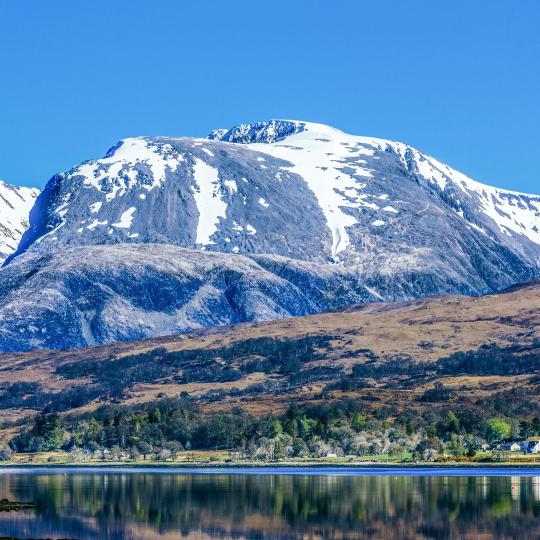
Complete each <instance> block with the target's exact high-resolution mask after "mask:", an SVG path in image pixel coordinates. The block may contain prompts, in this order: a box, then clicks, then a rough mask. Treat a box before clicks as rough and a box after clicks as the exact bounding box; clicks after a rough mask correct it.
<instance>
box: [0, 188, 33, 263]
mask: <svg viewBox="0 0 540 540" xmlns="http://www.w3.org/2000/svg"><path fill="white" fill-rule="evenodd" d="M38 194H39V190H38V189H35V188H27V187H19V186H13V185H11V184H7V183H6V182H3V181H2V180H0V265H1V264H2V262H3V261H4V260H5V259H6V257H7V256H8V255H10V254H11V253H13V252H14V251H15V250H16V249H17V245H18V244H19V240H20V239H21V236H22V235H23V233H24V231H25V230H26V229H27V228H28V215H29V213H30V210H31V208H32V206H33V205H34V203H35V201H36V198H37V196H38Z"/></svg>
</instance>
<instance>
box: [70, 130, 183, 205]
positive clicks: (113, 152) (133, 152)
mask: <svg viewBox="0 0 540 540" xmlns="http://www.w3.org/2000/svg"><path fill="white" fill-rule="evenodd" d="M182 160H183V156H181V155H179V154H178V152H176V151H175V149H174V148H173V146H171V145H170V144H168V143H162V144H155V143H150V142H149V141H147V140H146V139H145V138H143V137H138V138H129V139H123V140H122V141H120V142H119V143H118V144H117V145H116V146H114V147H113V148H111V149H110V150H109V151H108V152H107V154H106V156H105V157H104V158H102V159H96V160H92V161H87V162H85V163H82V164H81V165H79V166H78V167H76V168H75V169H74V170H73V171H72V173H74V174H77V175H80V176H83V177H84V185H85V186H86V187H88V188H95V189H97V190H99V191H102V192H105V193H106V199H107V201H110V200H111V199H114V198H115V197H117V196H118V195H122V194H124V193H125V192H126V191H127V190H128V189H129V188H131V187H133V186H134V185H140V186H141V187H143V188H144V189H146V190H147V191H150V190H152V189H154V188H155V187H157V186H159V185H161V184H162V183H163V182H164V181H165V178H166V174H167V171H168V170H175V169H176V167H177V166H178V163H179V162H180V161H182Z"/></svg>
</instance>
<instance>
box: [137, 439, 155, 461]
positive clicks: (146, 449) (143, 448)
mask: <svg viewBox="0 0 540 540" xmlns="http://www.w3.org/2000/svg"><path fill="white" fill-rule="evenodd" d="M138 449H139V452H140V453H141V454H142V455H143V459H144V460H146V456H148V455H149V454H151V453H152V451H153V448H152V445H151V444H148V443H147V442H146V441H140V442H139V444H138Z"/></svg>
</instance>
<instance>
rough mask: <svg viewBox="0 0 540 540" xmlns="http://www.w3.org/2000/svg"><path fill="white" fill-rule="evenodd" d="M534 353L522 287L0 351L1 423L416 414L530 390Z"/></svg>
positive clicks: (537, 321) (530, 312)
mask: <svg viewBox="0 0 540 540" xmlns="http://www.w3.org/2000/svg"><path fill="white" fill-rule="evenodd" d="M539 350H540V285H539V284H538V283H532V284H529V285H527V286H523V287H516V288H513V289H512V290H510V291H508V292H505V293H503V294H497V295H490V296H485V297H481V298H469V297H458V296H454V297H433V298H426V299H422V300H417V301H414V302H408V303H405V304H385V303H382V304H368V305H361V306H351V307H349V308H348V309H346V310H343V311H341V312H335V313H326V314H320V315H314V316H310V317H301V318H295V319H285V320H282V321H277V322H269V323H260V324H245V325H239V326H235V327H229V328H219V329H216V330H213V331H204V332H201V333H198V334H197V333H196V334H188V335H179V336H172V337H163V338H156V339H149V340H143V341H136V342H125V343H118V344H113V345H107V346H102V347H94V348H88V349H82V350H71V351H33V352H29V353H20V354H5V355H0V389H1V394H0V407H1V408H2V410H3V412H4V419H5V420H16V419H17V418H20V417H21V416H24V415H27V414H28V413H29V412H30V411H41V410H47V411H58V412H64V411H68V410H73V409H76V410H79V411H81V410H83V411H89V410H92V409H94V408H96V407H98V406H100V405H102V404H104V403H125V404H129V405H133V404H136V403H142V402H147V401H151V400H153V399H156V398H162V397H165V396H177V395H179V394H180V393H187V394H189V396H190V397H191V398H193V399H195V400H196V401H198V402H199V403H200V404H201V406H202V407H203V408H207V409H214V408H219V409H223V408H228V409H232V408H233V407H235V406H242V408H244V409H246V410H248V411H250V412H253V413H257V412H261V411H268V410H273V411H278V412H279V411H282V410H284V409H286V408H287V406H288V405H290V404H291V403H296V402H297V403H306V402H310V401H320V400H335V399H340V398H343V397H347V398H354V399H361V400H364V401H366V402H368V403H372V404H373V405H372V406H373V407H378V406H381V405H382V404H386V403H391V404H392V405H393V406H394V407H395V406H398V407H402V406H403V407H404V406H407V407H409V406H414V407H420V408H421V407H423V406H424V404H425V403H426V402H429V401H433V400H434V399H435V398H436V397H437V395H439V394H440V397H441V399H442V398H444V401H447V402H448V401H457V402H460V403H463V400H466V401H478V400H479V399H481V398H487V397H492V396H495V395H498V394H501V393H505V392H512V391H514V392H515V391H520V392H521V391H522V392H525V393H527V392H536V388H537V382H536V375H535V374H536V373H537V371H538V369H539V367H540V366H538V358H539V357H538V354H539ZM457 353H467V354H466V355H461V356H460V355H458V354H457ZM441 385H443V386H444V391H442V392H441V391H440V390H441ZM436 387H437V388H438V389H439V392H438V393H437V391H434V389H435V388H436Z"/></svg>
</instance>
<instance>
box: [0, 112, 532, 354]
mask: <svg viewBox="0 0 540 540" xmlns="http://www.w3.org/2000/svg"><path fill="white" fill-rule="evenodd" d="M119 244H121V245H119ZM140 244H149V245H148V246H141V245H140ZM159 244H161V245H162V247H160V246H159ZM96 246H101V247H99V249H98V248H97V247H96ZM206 252H216V253H214V254H210V253H206ZM163 254H166V255H167V256H166V257H165V259H164V257H163ZM240 256H242V257H240ZM96 257H97V259H96ZM166 259H168V262H167V263H166V264H165V260H166ZM90 261H91V264H90ZM89 265H90V266H89ZM186 265H187V267H186ZM21 276H23V277H21ZM28 276H30V277H28ZM538 277H540V196H538V195H526V194H521V193H514V192H510V191H505V190H502V189H497V188H493V187H490V186H486V185H483V184H480V183H478V182H476V181H474V180H471V179H469V178H467V177H466V176H464V175H462V174H461V173H459V172H457V171H455V170H454V169H452V168H450V167H448V166H446V165H444V164H443V163H441V162H439V161H437V160H436V159H434V158H432V157H430V156H428V155H426V154H423V153H422V152H420V151H419V150H417V149H415V148H412V147H410V146H408V145H406V144H403V143H398V142H392V141H386V140H382V139H373V138H368V137H360V136H353V135H348V134H346V133H343V132H341V131H339V130H337V129H334V128H331V127H328V126H324V125H320V124H313V123H308V122H297V121H287V120H279V121H270V122H263V123H257V124H246V125H239V126H236V127H234V128H232V129H229V130H227V129H219V130H215V131H213V132H212V133H211V134H210V135H209V137H208V138H206V139H195V138H172V137H137V138H129V139H124V140H122V141H120V142H119V143H118V144H116V145H115V146H114V147H112V148H111V149H110V150H109V151H108V152H107V154H106V155H105V157H104V158H102V159H97V160H91V161H87V162H85V163H82V164H80V165H77V166H75V167H74V168H73V169H71V170H70V171H68V172H65V173H61V174H58V175H56V176H54V177H53V178H52V179H51V180H50V181H49V183H48V184H47V186H46V187H45V189H44V190H43V192H42V193H41V194H40V196H39V198H38V199H37V202H36V204H35V206H34V208H33V210H32V212H31V214H30V227H29V229H28V231H27V232H26V233H25V234H24V236H23V238H22V240H21V243H20V245H19V248H18V250H17V252H16V253H15V254H14V255H13V256H12V257H10V259H8V265H7V266H6V267H5V268H4V269H3V270H2V271H0V291H1V292H2V294H0V297H1V298H2V299H1V300H0V347H3V348H4V349H6V350H7V349H9V348H10V343H15V342H16V343H17V344H16V345H13V347H14V348H21V347H24V345H23V344H22V343H21V339H20V337H18V338H17V340H15V337H14V336H20V335H21V333H22V334H23V335H28V336H29V337H28V338H27V341H26V342H27V343H30V345H29V346H50V347H57V346H59V345H58V344H59V343H63V344H64V346H76V345H81V344H90V343H100V342H104V341H108V340H111V339H128V338H130V337H143V336H145V335H148V336H153V335H163V334H166V333H171V332H174V331H179V330H185V329H190V328H199V327H204V326H211V325H215V324H218V323H219V324H224V323H230V322H240V321H247V320H267V319H271V318H279V317H284V316H289V315H297V314H299V313H315V312H317V311H321V310H325V309H336V308H338V307H340V306H343V305H345V304H347V303H351V302H358V301H373V300H383V299H386V300H405V299H410V298H414V297H417V296H422V295H428V294H450V293H462V294H473V295H474V294H482V293H485V292H490V291H496V290H499V289H502V288H504V287H506V286H509V285H511V284H513V283H517V282H522V281H527V280H530V279H535V278H538ZM23 278H24V279H23ZM276 280H278V281H279V286H278V285H276ZM283 280H284V281H283ZM141 283H144V284H145V285H144V287H143V288H142V289H141V287H140V285H141ZM287 288H291V291H292V292H291V294H290V295H284V293H283V291H284V290H286V289H287ZM293 289H294V290H293ZM143 290H147V291H148V293H147V294H144V293H143V292H142V291H143ZM160 290H162V291H163V292H162V293H159V291H160ZM280 291H281V292H280ZM160 294H162V295H163V297H164V298H169V299H170V301H169V300H167V301H165V300H160V301H158V299H159V297H160ZM291 295H292V296H291ZM280 298H281V300H280ZM89 299H91V301H90V300H89ZM59 314H60V315H59ZM15 321H17V322H15ZM52 321H55V322H54V324H53V323H52ZM137 321H138V322H137ZM151 321H153V322H151ZM216 321H217V322H216ZM21 325H22V326H21ZM23 328H27V330H26V334H25V333H24V332H25V331H24V330H23ZM130 328H137V330H136V331H135V330H133V332H131V330H130ZM54 336H56V337H54ZM62 336H64V337H62ZM67 336H76V338H74V337H72V338H69V339H68V337H67ZM63 340H64V341H63ZM23 341H24V340H23Z"/></svg>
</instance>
